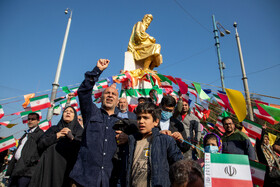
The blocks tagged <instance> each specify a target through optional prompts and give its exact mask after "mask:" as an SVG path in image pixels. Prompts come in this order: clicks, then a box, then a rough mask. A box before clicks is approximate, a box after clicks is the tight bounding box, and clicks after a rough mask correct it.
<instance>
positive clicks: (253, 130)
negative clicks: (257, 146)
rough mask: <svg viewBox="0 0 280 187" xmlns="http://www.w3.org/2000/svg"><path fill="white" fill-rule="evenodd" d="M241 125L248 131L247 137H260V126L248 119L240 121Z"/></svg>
mask: <svg viewBox="0 0 280 187" xmlns="http://www.w3.org/2000/svg"><path fill="white" fill-rule="evenodd" d="M242 125H243V126H244V128H245V129H246V131H247V132H248V135H249V137H251V138H254V139H256V138H259V139H261V135H262V126H261V125H259V124H257V123H255V122H253V121H250V120H248V119H245V120H244V121H242Z"/></svg>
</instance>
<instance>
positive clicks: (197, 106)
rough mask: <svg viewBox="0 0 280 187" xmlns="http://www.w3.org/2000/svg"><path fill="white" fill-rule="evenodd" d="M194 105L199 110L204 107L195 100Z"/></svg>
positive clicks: (202, 109)
mask: <svg viewBox="0 0 280 187" xmlns="http://www.w3.org/2000/svg"><path fill="white" fill-rule="evenodd" d="M194 106H195V107H196V108H197V110H198V111H199V112H202V111H204V107H203V106H202V105H201V104H198V103H197V102H195V103H194Z"/></svg>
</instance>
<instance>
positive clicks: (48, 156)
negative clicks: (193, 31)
mask: <svg viewBox="0 0 280 187" xmlns="http://www.w3.org/2000/svg"><path fill="white" fill-rule="evenodd" d="M109 62H110V61H109V60H107V59H100V60H98V62H97V65H96V67H95V68H94V69H93V70H92V71H88V72H86V73H85V79H84V81H83V82H82V84H81V85H80V87H79V90H78V97H79V103H80V109H81V115H80V116H78V115H77V112H76V110H75V109H74V108H73V107H71V106H69V105H70V100H71V97H73V94H69V95H68V102H67V103H68V104H67V105H66V107H65V109H64V111H63V114H62V117H61V120H60V121H59V122H58V124H57V125H55V126H52V127H50V128H49V129H48V130H47V131H46V132H43V131H42V130H41V129H40V128H39V127H38V124H39V115H38V114H37V113H30V114H29V115H28V127H29V129H28V130H27V131H26V132H25V134H24V135H23V136H22V137H21V138H20V140H19V143H18V147H17V149H16V150H15V151H14V153H10V152H8V151H4V152H1V171H0V172H1V174H2V175H1V176H0V177H1V180H2V186H5V185H6V186H11V187H13V186H15V187H25V186H30V187H41V186H42V187H61V186H71V187H81V186H85V187H93V186H97V187H100V186H139V187H143V186H173V187H187V186H188V187H189V186H194V187H196V186H197V187H202V186H204V174H203V168H204V159H203V153H202V154H201V151H200V150H199V149H197V148H198V147H203V149H204V151H205V152H206V153H212V154H222V153H225V154H242V155H248V157H249V159H251V160H254V161H259V162H260V163H264V164H265V165H266V166H267V170H266V176H265V181H264V186H277V185H280V172H279V168H280V165H279V155H277V154H279V153H280V139H278V140H277V141H276V142H275V144H274V145H273V146H271V145H270V144H269V137H268V136H267V134H266V132H265V126H264V129H263V134H262V138H261V140H258V141H259V142H257V143H256V146H255V147H253V146H252V144H251V142H250V140H249V138H248V137H247V135H246V134H244V133H243V132H241V131H239V130H238V129H236V128H235V124H234V123H233V120H232V119H231V118H230V117H225V118H224V119H223V120H222V124H223V127H224V129H225V133H224V135H223V136H222V137H220V136H219V135H217V134H215V133H207V134H206V135H204V137H203V136H202V133H201V129H200V125H199V124H200V121H199V119H198V118H197V117H196V116H195V115H194V114H192V113H191V112H190V106H189V103H188V102H187V101H183V100H182V97H181V95H179V98H174V97H173V96H170V95H166V96H164V97H163V98H162V100H161V103H159V104H158V103H155V101H154V100H153V97H150V98H144V97H140V98H138V106H137V107H136V108H135V110H134V111H133V112H130V111H128V102H127V100H126V98H120V99H119V98H118V96H119V94H118V90H117V89H116V86H115V85H114V84H112V85H111V86H110V87H107V88H106V89H105V90H104V91H103V93H102V96H101V107H100V108H98V107H97V106H96V105H95V104H94V103H93V100H92V89H93V86H94V85H95V83H96V82H97V81H98V78H99V76H100V75H101V73H102V72H103V71H104V70H105V69H106V68H107V67H108V65H109ZM200 140H202V141H200ZM200 142H202V143H200ZM199 152H200V154H199ZM11 154H12V159H9V157H8V155H11Z"/></svg>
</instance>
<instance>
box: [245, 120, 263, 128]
mask: <svg viewBox="0 0 280 187" xmlns="http://www.w3.org/2000/svg"><path fill="white" fill-rule="evenodd" d="M243 121H245V122H247V123H250V124H252V125H254V126H257V127H259V128H262V125H260V124H257V123H255V122H253V121H250V120H248V119H244V120H243Z"/></svg>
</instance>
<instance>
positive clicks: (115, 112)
mask: <svg viewBox="0 0 280 187" xmlns="http://www.w3.org/2000/svg"><path fill="white" fill-rule="evenodd" d="M100 109H101V111H102V112H103V113H105V114H107V115H108V112H107V111H106V110H105V109H104V108H102V107H101V108H100ZM119 112H120V110H119V109H118V108H117V107H115V110H114V114H112V115H111V116H117V115H118V113H119Z"/></svg>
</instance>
